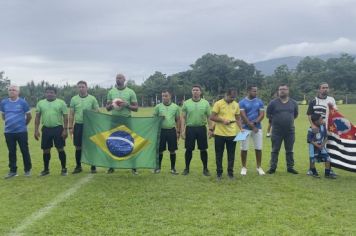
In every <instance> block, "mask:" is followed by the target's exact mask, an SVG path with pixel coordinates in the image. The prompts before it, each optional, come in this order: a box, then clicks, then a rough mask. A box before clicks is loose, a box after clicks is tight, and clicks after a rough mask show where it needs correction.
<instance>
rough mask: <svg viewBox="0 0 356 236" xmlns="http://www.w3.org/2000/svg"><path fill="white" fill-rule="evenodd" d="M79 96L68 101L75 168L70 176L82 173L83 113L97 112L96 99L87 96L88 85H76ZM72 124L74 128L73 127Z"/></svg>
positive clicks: (83, 83) (94, 170)
mask: <svg viewBox="0 0 356 236" xmlns="http://www.w3.org/2000/svg"><path fill="white" fill-rule="evenodd" d="M77 89H78V92H79V94H78V95H76V96H74V97H72V99H71V100H70V105H69V107H70V112H69V133H70V135H71V137H73V143H74V146H75V161H76V167H75V169H74V171H73V172H72V174H77V173H80V172H82V165H81V155H82V136H83V111H84V110H94V111H99V104H98V101H97V100H96V98H95V97H94V96H92V95H90V94H88V85H87V82H85V81H79V82H78V83H77ZM73 123H74V126H73ZM91 173H93V174H94V173H96V167H95V166H91Z"/></svg>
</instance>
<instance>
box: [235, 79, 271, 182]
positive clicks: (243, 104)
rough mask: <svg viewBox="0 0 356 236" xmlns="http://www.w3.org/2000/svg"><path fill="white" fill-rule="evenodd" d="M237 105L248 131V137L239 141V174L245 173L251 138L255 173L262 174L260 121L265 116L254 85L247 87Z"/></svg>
mask: <svg viewBox="0 0 356 236" xmlns="http://www.w3.org/2000/svg"><path fill="white" fill-rule="evenodd" d="M239 105H240V113H241V118H242V121H243V128H244V129H245V130H249V131H250V134H249V137H248V138H247V139H246V140H244V141H242V142H241V164H242V168H241V175H246V174H247V168H246V159H247V150H248V148H249V139H252V140H253V143H254V147H255V153H256V164H257V173H258V174H259V175H264V174H265V172H264V171H263V169H262V167H261V159H262V139H263V135H262V127H261V121H262V120H263V118H264V116H265V110H264V105H263V102H262V100H261V99H259V98H257V87H256V86H255V85H251V86H249V87H248V88H247V97H245V98H244V99H242V100H241V101H240V103H239Z"/></svg>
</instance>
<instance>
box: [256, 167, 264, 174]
mask: <svg viewBox="0 0 356 236" xmlns="http://www.w3.org/2000/svg"><path fill="white" fill-rule="evenodd" d="M257 173H258V174H259V175H265V172H264V171H263V169H262V168H261V167H258V168H257Z"/></svg>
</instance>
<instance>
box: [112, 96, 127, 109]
mask: <svg viewBox="0 0 356 236" xmlns="http://www.w3.org/2000/svg"><path fill="white" fill-rule="evenodd" d="M123 103H124V100H122V99H121V98H115V99H114V100H113V101H112V105H113V107H114V109H115V110H121V109H122V106H121V105H122V104H123Z"/></svg>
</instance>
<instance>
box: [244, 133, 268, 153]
mask: <svg viewBox="0 0 356 236" xmlns="http://www.w3.org/2000/svg"><path fill="white" fill-rule="evenodd" d="M250 140H252V141H253V144H254V147H255V150H262V145H263V142H262V140H263V134H262V129H258V132H257V133H255V132H253V131H251V133H250V134H249V135H248V137H247V138H246V140H245V141H241V150H242V151H247V150H248V148H249V145H250Z"/></svg>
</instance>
